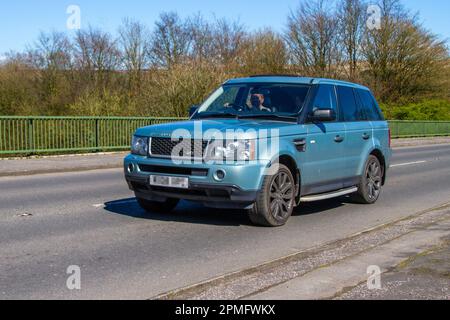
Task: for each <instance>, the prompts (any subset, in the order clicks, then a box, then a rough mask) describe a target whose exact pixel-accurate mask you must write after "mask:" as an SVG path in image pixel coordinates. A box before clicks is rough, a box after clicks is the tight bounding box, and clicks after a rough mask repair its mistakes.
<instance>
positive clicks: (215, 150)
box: [210, 140, 255, 161]
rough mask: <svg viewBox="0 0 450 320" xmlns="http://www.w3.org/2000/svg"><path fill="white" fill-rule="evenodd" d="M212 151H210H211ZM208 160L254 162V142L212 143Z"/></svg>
mask: <svg viewBox="0 0 450 320" xmlns="http://www.w3.org/2000/svg"><path fill="white" fill-rule="evenodd" d="M211 149H212V150H211ZM211 149H210V150H211V153H210V159H211V160H216V161H224V160H225V161H251V160H255V140H238V141H232V142H229V141H227V142H225V143H222V142H213V143H212V144H211Z"/></svg>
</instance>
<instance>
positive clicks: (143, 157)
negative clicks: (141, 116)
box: [124, 76, 391, 226]
mask: <svg viewBox="0 0 450 320" xmlns="http://www.w3.org/2000/svg"><path fill="white" fill-rule="evenodd" d="M190 113H191V117H190V120H189V121H184V122H176V123H169V124H161V125H154V126H149V127H144V128H140V129H138V130H137V131H136V133H135V135H134V137H133V141H132V151H131V154H130V155H128V156H127V157H126V158H125V161H124V169H125V177H126V180H127V182H128V185H129V187H130V189H131V190H133V191H134V193H135V195H136V198H137V200H138V202H139V204H140V206H141V207H142V208H143V209H145V210H146V211H147V212H149V213H152V212H163V213H167V214H168V213H169V212H170V211H171V210H173V209H174V208H175V207H176V206H177V204H178V202H179V201H180V199H185V200H191V201H197V202H201V203H203V204H204V205H205V206H207V207H212V208H234V209H242V210H245V211H246V212H247V213H248V215H249V217H250V219H251V221H252V222H253V223H255V224H258V225H263V226H281V225H284V224H285V223H286V222H287V220H288V219H289V217H290V216H291V215H292V212H293V210H294V208H295V207H296V206H299V205H300V204H301V203H302V202H312V201H318V200H324V199H329V198H333V197H339V196H344V195H349V196H350V197H352V198H353V199H354V200H355V201H358V202H361V203H365V204H372V203H375V202H376V201H377V199H378V198H379V196H380V192H381V188H382V186H383V185H384V183H385V181H386V173H387V169H388V168H389V161H390V157H391V149H390V131H389V127H388V123H387V122H386V121H385V119H384V118H383V115H382V112H381V110H380V108H379V106H378V104H377V102H376V101H375V98H374V97H373V95H372V93H371V92H370V90H369V89H367V88H366V87H363V86H361V85H357V84H353V83H348V82H342V81H336V80H328V79H316V78H301V77H294V76H255V77H250V78H241V79H232V80H229V81H227V82H225V83H224V84H223V85H222V86H221V87H220V88H219V89H217V90H216V91H215V92H214V93H212V95H211V96H210V97H209V98H208V99H207V100H206V101H205V102H204V103H203V104H202V105H200V106H194V107H192V108H191V110H190ZM299 210H301V209H299Z"/></svg>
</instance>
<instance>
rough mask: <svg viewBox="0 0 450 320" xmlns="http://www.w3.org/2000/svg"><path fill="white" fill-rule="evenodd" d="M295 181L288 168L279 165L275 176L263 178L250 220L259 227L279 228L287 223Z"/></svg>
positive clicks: (291, 208) (293, 198)
mask: <svg viewBox="0 0 450 320" xmlns="http://www.w3.org/2000/svg"><path fill="white" fill-rule="evenodd" d="M295 188H296V187H295V180H294V177H293V176H292V173H291V171H290V170H289V168H288V167H286V166H284V165H282V164H280V165H279V170H278V172H277V173H276V174H275V175H272V176H265V177H264V181H263V185H262V189H261V191H260V192H259V193H258V197H257V200H256V203H255V204H254V205H253V208H252V209H250V210H249V212H248V214H249V218H250V220H251V221H252V222H253V223H254V224H256V225H260V226H265V227H279V226H282V225H284V224H286V222H287V221H288V219H289V218H290V217H291V215H292V211H293V210H294V205H295Z"/></svg>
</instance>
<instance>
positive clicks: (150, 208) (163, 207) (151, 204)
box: [136, 198, 180, 213]
mask: <svg viewBox="0 0 450 320" xmlns="http://www.w3.org/2000/svg"><path fill="white" fill-rule="evenodd" d="M136 199H137V202H138V204H139V205H140V206H141V208H142V209H144V210H145V211H146V212H147V213H170V212H171V211H173V209H175V207H176V206H177V205H178V203H179V202H180V200H178V199H167V200H166V201H165V202H156V201H150V200H146V199H142V198H136Z"/></svg>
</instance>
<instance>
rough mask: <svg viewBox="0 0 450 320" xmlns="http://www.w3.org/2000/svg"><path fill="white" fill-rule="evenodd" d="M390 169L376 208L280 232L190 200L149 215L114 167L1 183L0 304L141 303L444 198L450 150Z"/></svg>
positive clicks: (309, 213)
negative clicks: (74, 279)
mask: <svg viewBox="0 0 450 320" xmlns="http://www.w3.org/2000/svg"><path fill="white" fill-rule="evenodd" d="M392 164H393V167H392V169H391V170H390V172H389V180H388V184H387V185H386V186H385V188H384V189H383V193H382V195H381V199H380V200H379V202H377V203H376V204H375V205H372V206H365V205H358V204H353V203H351V202H350V201H348V200H347V199H346V198H340V199H334V200H327V201H323V202H319V203H312V204H308V205H303V206H302V207H300V208H297V209H296V211H295V213H294V215H293V217H292V218H291V220H290V221H289V223H288V224H287V225H286V226H285V227H282V228H276V229H268V228H259V227H254V226H252V225H250V223H249V221H248V220H247V218H246V216H245V215H243V214H242V213H241V212H238V211H219V210H213V209H207V208H203V207H201V206H199V205H196V204H191V203H187V202H184V203H182V204H181V205H180V206H179V208H178V209H177V210H176V212H175V213H173V214H170V215H152V216H146V215H145V214H144V212H143V211H142V210H141V209H140V208H139V207H138V205H137V203H136V202H135V200H134V199H133V195H132V193H131V192H130V191H129V190H128V189H127V186H126V184H125V182H124V179H123V174H122V171H121V170H118V169H107V170H96V171H89V172H76V173H55V174H41V175H34V176H27V177H25V176H24V177H3V178H0V299H17V298H19V299H147V298H151V297H153V296H155V295H157V294H160V293H163V292H166V291H168V290H171V289H176V288H179V287H183V286H186V285H189V284H194V283H196V282H199V281H202V280H206V279H209V278H213V277H216V276H219V275H222V274H224V273H229V272H232V271H237V270H241V269H243V268H247V267H250V266H254V265H257V264H259V263H263V262H265V261H268V260H271V259H275V258H279V257H282V256H285V255H288V254H291V253H293V252H297V251H299V250H303V249H306V248H310V247H313V246H318V245H320V244H323V243H326V242H329V241H332V240H336V239H341V238H345V237H346V236H349V235H351V234H354V233H356V232H360V231H362V230H365V229H368V228H371V227H374V226H377V225H380V224H383V223H386V222H390V221H393V220H397V219H399V218H402V217H406V216H409V215H411V214H413V213H415V212H418V211H421V210H424V209H428V208H430V207H433V206H435V205H438V204H442V203H445V202H448V201H450V145H440V146H429V147H415V148H402V149H396V150H395V151H394V156H393V161H392ZM71 265H77V266H79V267H80V268H81V290H72V291H71V290H68V289H67V286H66V280H67V277H68V276H69V275H68V274H67V273H66V271H67V268H68V267H69V266H71Z"/></svg>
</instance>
